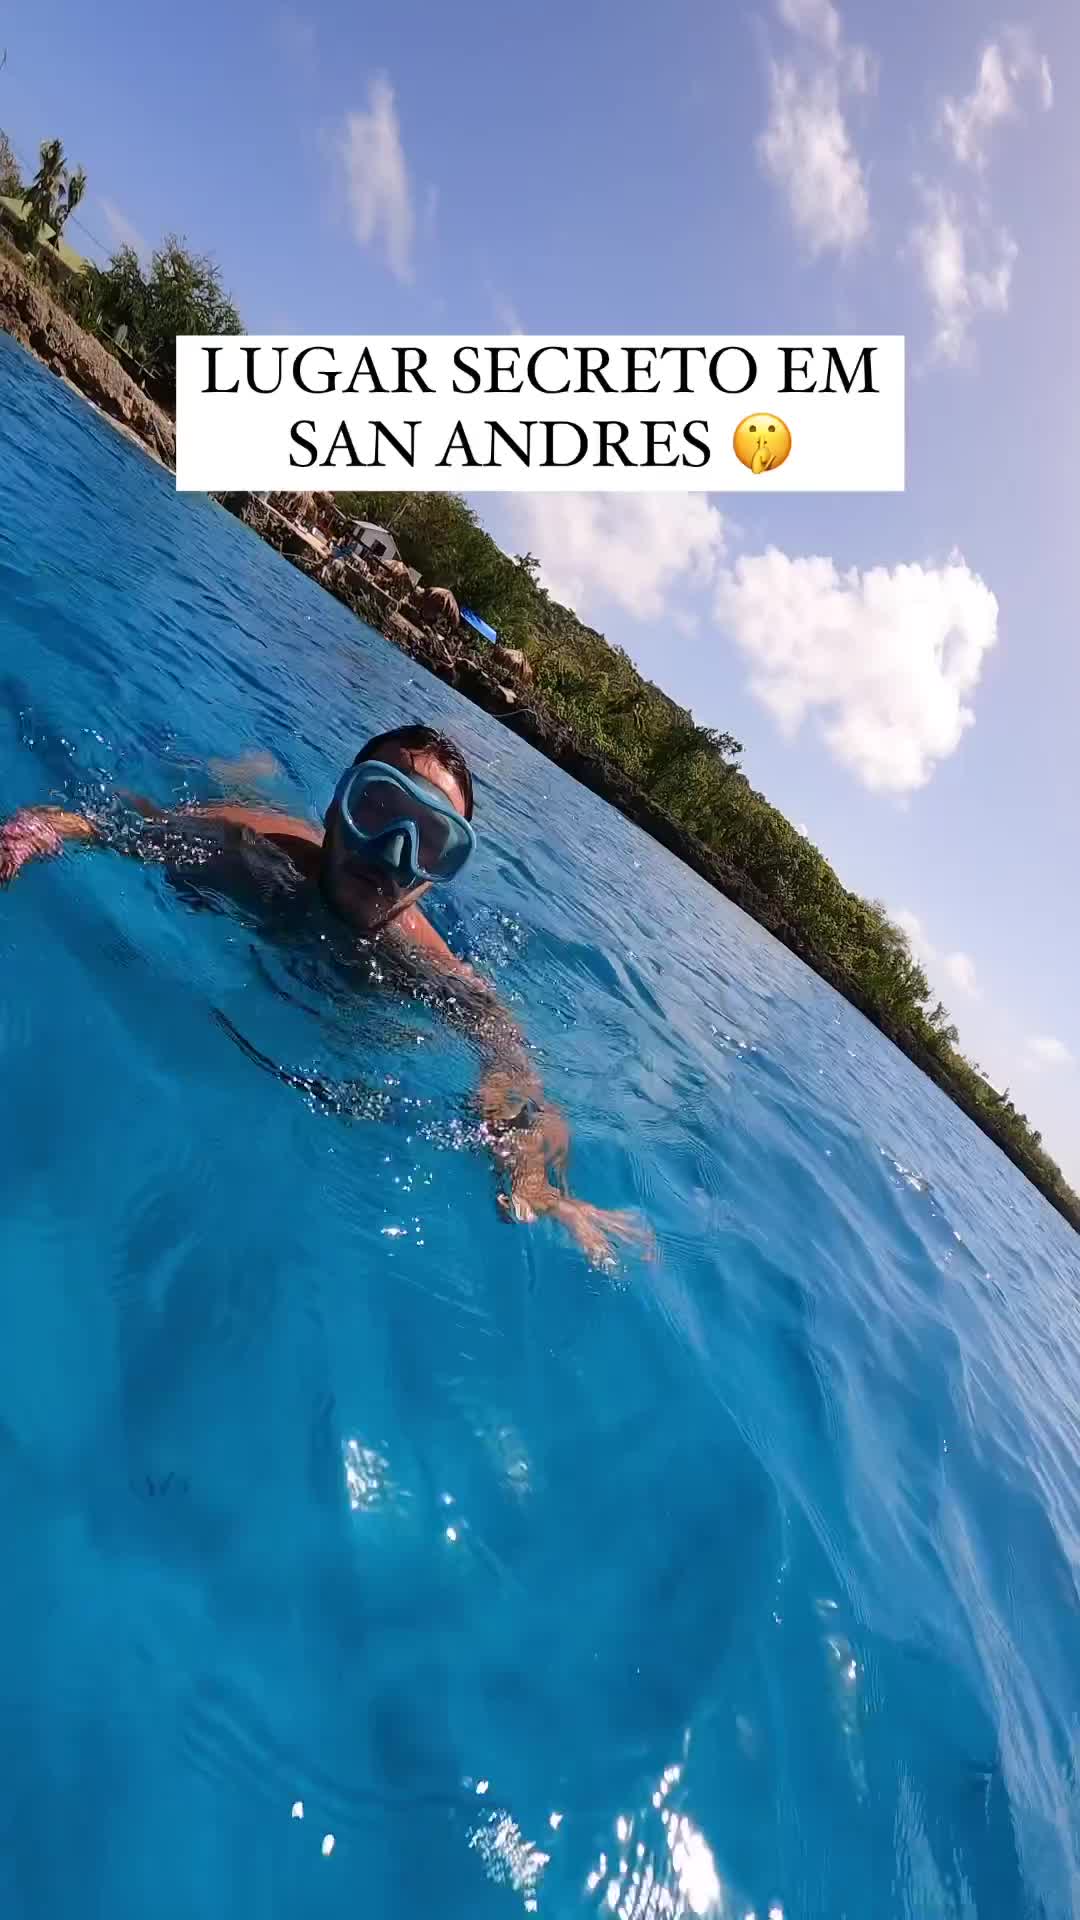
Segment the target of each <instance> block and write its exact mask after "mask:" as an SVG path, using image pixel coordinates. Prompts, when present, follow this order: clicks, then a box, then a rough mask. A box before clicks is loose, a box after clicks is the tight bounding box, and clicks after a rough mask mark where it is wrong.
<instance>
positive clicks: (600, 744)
mask: <svg viewBox="0 0 1080 1920" xmlns="http://www.w3.org/2000/svg"><path fill="white" fill-rule="evenodd" d="M0 328H2V329H3V330H5V331H6V332H8V333H11V334H13V335H14V337H15V338H16V339H17V340H19V341H20V342H21V343H22V344H23V345H24V346H26V347H28V348H29V349H30V351H31V352H33V353H35V354H36V355H37V357H38V358H39V359H40V360H42V361H43V362H44V364H45V365H46V366H48V367H50V368H51V369H52V370H53V371H54V372H55V373H57V374H59V375H60V376H61V377H62V378H64V379H65V380H67V381H68V382H69V384H71V385H72V386H74V387H75V388H76V389H77V390H78V391H79V392H80V393H81V394H83V395H84V396H85V397H86V398H87V399H89V400H90V401H92V402H93V403H94V405H96V406H97V407H98V408H99V410H100V411H102V412H103V413H104V414H105V415H106V416H107V417H108V418H109V419H111V420H112V421H113V422H114V423H115V424H117V425H119V426H120V427H121V428H122V429H124V430H125V431H126V432H127V433H128V434H129V436H131V437H133V438H135V439H137V440H138V441H139V442H140V444H142V445H143V446H144V447H145V448H146V449H147V451H149V452H150V453H151V454H153V456H154V457H155V458H156V459H158V460H160V461H162V462H163V463H164V464H165V465H167V466H171V465H172V464H173V461H174V458H175V444H176V442H175V428H174V424H173V421H172V420H171V418H170V416H169V413H168V411H167V410H166V409H165V408H163V407H161V406H159V405H158V404H156V402H155V401H154V400H152V399H150V398H149V397H148V395H147V394H146V393H145V392H144V391H142V389H141V388H140V387H139V385H137V384H136V382H135V381H134V380H133V379H132V378H130V377H129V375H128V374H127V373H126V372H125V370H124V368H123V367H122V366H121V364H120V362H119V360H118V359H117V358H116V356H115V355H114V354H113V353H111V352H110V351H109V350H108V348H107V346H106V345H105V344H104V343H103V342H102V341H101V340H100V339H97V338H95V337H94V336H93V335H92V334H90V333H88V332H87V331H85V330H84V329H83V328H82V327H81V326H80V325H79V324H78V323H77V322H76V320H75V319H74V317H73V315H72V314H71V313H69V312H66V311H65V310H64V309H63V308H62V307H61V306H60V305H59V304H58V302H57V300H56V299H55V298H54V297H53V295H52V294H51V292H50V291H49V290H47V288H46V287H45V286H43V285H41V284H39V283H37V282H36V281H35V279H34V278H33V277H32V276H28V274H27V272H26V270H25V267H24V265H23V263H21V262H20V261H19V259H18V257H17V255H15V254H13V253H12V252H10V251H9V250H7V249H4V248H2V247H0ZM281 504H284V505H285V506H286V508H289V507H291V508H292V511H291V512H290V511H286V512H284V513H282V512H281V511H275V510H274V505H273V503H268V502H266V501H263V500H260V499H258V498H257V497H254V496H251V495H239V496H229V497H228V498H223V500H222V505H225V506H227V507H228V508H229V509H230V510H231V511H232V512H234V513H235V514H237V515H238V516H239V517H240V518H241V519H243V520H245V521H246V522H247V523H248V524H249V525H251V526H252V528H253V530H254V531H255V532H256V533H257V534H258V535H259V536H260V537H261V538H263V539H265V540H267V541H269V542H270V544H271V545H273V546H275V547H276V548H277V549H278V550H279V551H280V552H282V553H283V554H284V555H285V556H286V557H287V558H288V559H290V560H291V561H292V562H293V563H294V564H296V565H298V566H300V567H301V568H303V570H304V571H305V572H307V573H308V574H309V575H311V576H312V577H313V578H315V579H316V580H317V581H318V582H319V584H321V585H322V586H323V587H324V588H325V589H326V590H327V591H329V592H331V593H334V594H335V596H336V597H337V598H338V599H340V600H341V601H343V602H344V604H346V605H347V606H349V607H350V608H351V609H352V611H353V612H355V613H356V614H357V616H358V617H359V618H361V619H363V620H364V621H366V622H367V623H368V624H370V625H373V626H375V627H376V628H377V629H378V630H379V631H381V632H382V633H384V634H385V635H386V637H387V638H388V639H389V640H391V641H392V642H393V643H394V644H395V645H397V646H398V647H400V648H401V649H402V651H403V652H405V653H406V654H408V655H409V656H410V657H411V658H412V659H414V660H416V661H418V662H419V663H420V664H422V665H423V666H425V667H427V668H428V669H429V670H430V671H431V672H432V673H434V674H436V675H437V676H438V677H439V678H440V679H442V680H444V681H446V682H447V683H448V684H449V685H451V686H454V687H456V688H457V689H458V690H459V692H461V693H463V694H464V695H465V696H466V697H467V698H469V699H471V700H473V701H474V702H475V703H476V704H477V705H479V706H481V707H483V708H484V709H485V711H487V712H488V713H491V714H493V715H494V716H495V717H496V718H497V719H499V720H500V721H501V722H502V723H503V725H504V726H507V727H509V728H510V729H511V731H512V732H514V733H516V734H518V735H519V736H520V738H522V739H524V740H527V741H529V742H530V744H531V745H532V746H534V747H536V748H537V749H538V750H539V751H540V752H541V753H544V754H546V755H547V757H548V758H549V759H551V760H553V761H555V762H556V763H557V764H558V765H559V766H561V767H563V768H564V769H565V770H566V772H568V773H569V774H571V775H572V776H573V777H574V778H575V779H577V780H579V781H581V783H582V785H584V786H586V787H588V788H590V790H591V791H592V792H593V793H596V794H598V795H599V796H600V797H601V798H602V799H604V800H606V801H608V803H609V804H610V805H612V806H614V807H617V808H618V810H619V811H620V812H621V813H623V814H625V815H626V816H627V818H628V819H630V820H633V821H634V822H635V823H636V824H637V825H638V826H639V827H641V828H643V830H644V831H645V832H646V833H648V834H650V835H651V836H652V838H653V839H655V840H657V841H659V842H660V844H661V845H662V846H665V847H667V848H668V850H669V851H670V852H671V853H673V854H675V855H676V856H677V857H678V858H679V859H681V860H682V861H684V862H685V864H686V865H687V866H689V867H691V868H693V870H694V871H695V872H696V873H698V874H700V875H701V876H702V878H703V879H705V880H707V881H709V882H710V883H711V884H712V885H713V886H715V887H717V888H718V889H719V890H720V891H721V892H722V893H724V894H726V895H727V897H728V898H729V899H730V900H733V901H734V902H735V903H736V904H737V905H738V906H740V907H741V908H742V909H743V910H744V911H745V912H746V913H748V914H749V915H750V916H751V917H752V918H753V919H754V920H756V921H758V923H759V924H760V925H761V926H763V927H765V928H767V929H768V931H769V932H770V933H772V934H774V935H775V937H776V938H777V939H778V940H780V941H781V942H782V943H783V944H784V945H785V946H786V947H788V948H789V949H790V950H791V951H792V952H793V953H796V954H798V955H799V957H800V958H801V959H802V960H804V961H806V963H807V964H808V965H809V966H810V967H812V968H813V969H814V971H815V972H816V973H818V974H820V975H821V977H822V978H823V979H825V980H827V981H828V982H829V984H830V985H831V986H833V987H835V988H836V990H837V991H838V992H839V993H841V994H842V995H843V996H844V998H845V999H846V1000H848V1001H850V1003H851V1004H852V1005H853V1006H855V1007H857V1008H858V1009H859V1011H860V1012H862V1013H863V1014H865V1016H866V1017H867V1019H869V1020H870V1021H872V1022H873V1024H874V1025H875V1026H876V1027H878V1028H879V1030H880V1031H881V1032H882V1033H884V1034H885V1035H886V1036H887V1037H888V1038H889V1039H890V1040H891V1041H892V1042H893V1043H894V1045H896V1046H897V1047H898V1048H899V1049H900V1050H901V1052H903V1053H905V1054H906V1055H907V1056H908V1058H909V1059H910V1060H912V1061H913V1062H914V1063H915V1065H916V1066H918V1067H920V1068H921V1069H922V1071H923V1072H924V1073H926V1074H927V1075H928V1076H929V1078H930V1079H931V1080H933V1081H934V1082H935V1083H936V1084H937V1085H938V1086H939V1087H940V1088H941V1089H942V1090H943V1091H944V1092H945V1093H946V1094H948V1096H949V1097H950V1098H951V1099H952V1100H953V1101H955V1103H956V1104H957V1106H959V1107H960V1108H961V1109H962V1110H963V1111H964V1112H965V1113H966V1114H968V1116H969V1117H970V1118H971V1119H972V1120H974V1121H975V1123H976V1125H977V1126H979V1127H980V1128H981V1129H982V1131H983V1132H984V1133H985V1134H987V1135H988V1136H989V1138H990V1139H991V1140H993V1141H994V1142H995V1143H996V1144H997V1145H998V1147H1000V1149H1001V1150H1002V1152H1003V1153H1005V1154H1006V1155H1007V1157H1008V1158H1009V1159H1010V1160H1011V1161H1012V1162H1013V1164H1014V1165H1015V1166H1016V1167H1018V1168H1019V1169H1020V1171H1021V1172H1022V1173H1024V1174H1026V1175H1027V1177H1028V1179H1029V1180H1031V1181H1032V1183H1033V1184H1034V1185H1035V1186H1036V1187H1038V1188H1039V1190H1040V1192H1042V1193H1043V1194H1044V1195H1045V1197H1046V1198H1047V1199H1048V1200H1049V1201H1050V1202H1051V1204H1052V1205H1053V1206H1054V1207H1056V1208H1057V1210H1058V1212H1059V1213H1060V1214H1062V1215H1063V1217H1064V1218H1065V1219H1067V1220H1068V1221H1069V1222H1070V1224H1071V1225H1072V1226H1074V1227H1075V1228H1077V1230H1078V1231H1080V1197H1078V1196H1077V1195H1076V1194H1075V1193H1074V1192H1073V1191H1072V1189H1071V1188H1070V1187H1069V1186H1068V1184H1067V1183H1066V1181H1065V1178H1064V1176H1063V1174H1062V1173H1061V1171H1060V1169H1059V1168H1058V1167H1057V1166H1056V1165H1055V1163H1054V1161H1053V1160H1052V1159H1051V1158H1050V1156H1049V1155H1048V1154H1047V1153H1046V1152H1045V1150H1044V1149H1043V1146H1042V1143H1041V1138H1040V1135H1039V1134H1038V1133H1037V1132H1036V1131H1035V1130H1034V1129H1033V1128H1032V1126H1031V1125H1030V1123H1029V1122H1028V1120H1027V1118H1026V1116H1025V1115H1023V1114H1021V1113H1019V1112H1017V1110H1016V1108H1015V1107H1014V1106H1013V1104H1012V1101H1011V1100H1010V1099H1009V1097H1008V1095H1007V1093H1006V1094H1001V1093H999V1092H998V1091H997V1090H996V1089H995V1088H994V1087H992V1086H991V1084H990V1082H989V1081H988V1080H987V1079H986V1077H985V1076H984V1074H983V1073H982V1072H981V1070H980V1069H979V1068H978V1067H976V1066H975V1065H973V1064H972V1063H971V1062H970V1061H968V1060H967V1059H966V1058H965V1057H964V1055H963V1054H962V1053H961V1052H960V1050H959V1035H958V1033H957V1031H956V1028H955V1026H954V1025H953V1024H952V1022H951V1021H950V1018H949V1015H948V1014H947V1012H946V1010H945V1008H944V1007H943V1006H942V1005H941V1003H940V1001H937V1000H935V997H934V995H933V993H932V991H931V988H930V985H929V982H928V980H927V978H926V975H925V973H924V972H923V970H922V968H921V966H920V965H919V963H918V961H917V960H916V958H915V956H914V955H913V953H912V951H911V947H910V945H909V942H908V940H907V938H906V936H905V935H904V933H903V932H902V930H901V929H900V928H898V927H897V926H895V925H894V924H893V923H892V921H891V920H890V919H889V916H888V914H887V913H886V911H885V909H884V908H883V907H882V906H881V905H880V903H878V902H874V901H868V900H864V899H862V898H860V896H858V895H857V894H854V893H851V892H850V891H849V890H848V889H847V888H845V887H844V886H843V885H842V883H841V881H840V880H839V879H838V877H837V875H836V874H835V873H834V872H833V870H832V868H831V867H830V866H829V864H828V862H827V861H826V860H825V858H824V856H823V855H822V854H821V853H820V852H819V851H818V849H817V848H816V847H814V846H813V845H812V844H811V842H810V841H809V840H808V839H806V837H805V836H804V835H802V834H800V833H798V832H797V831H796V829H795V828H794V827H793V826H792V825H791V823H790V821H788V820H787V819H785V818H784V816H783V815H782V814H780V813H779V812H777V810H776V808H774V807H772V806H770V804H769V802H768V801H767V800H766V799H765V798H764V796H763V795H762V794H760V793H757V792H756V791H755V789H754V788H753V787H752V785H751V784H750V781H749V780H748V778H747V776H746V774H745V773H744V771H743V770H742V767H741V765H740V760H741V754H742V748H741V746H740V744H739V742H738V741H737V740H734V739H733V738H732V737H731V736H730V735H729V734H726V733H722V732H718V731H717V730H716V729H713V728H709V727H704V726H701V725H700V724H698V723H697V722H696V721H695V720H694V718H693V716H692V715H691V714H689V713H687V712H686V711H685V710H684V709H682V708H680V707H678V706H676V705H675V703H674V702H673V701H671V700H670V699H669V698H668V697H667V695H666V694H664V692H663V691H662V689H660V688H659V687H656V686H654V685H652V684H651V683H650V682H649V681H646V680H645V679H644V678H643V677H642V676H641V674H640V673H638V671H637V669H636V668H635V667H634V665H633V662H632V661H631V660H630V658H629V656H628V655H627V654H626V653H624V652H623V651H622V650H621V649H620V648H618V647H613V646H611V645H609V643H608V642H607V641H606V640H605V639H604V637H603V635H602V634H600V633H597V632H596V631H595V630H594V629H592V628H590V627H587V626H585V625H584V624H583V623H582V622H581V621H579V620H578V618H577V616H576V615H575V614H574V613H573V612H572V611H571V610H570V609H568V608H566V607H562V606H559V605H558V604H557V602H555V601H554V600H552V599H551V598H550V596H549V595H548V594H547V593H546V592H545V590H544V588H543V587H542V586H541V585H540V582H539V578H538V574H539V562H538V561H537V559H536V558H535V556H533V555H531V554H525V555H519V556H517V557H516V558H511V557H510V556H509V555H507V554H505V553H503V552H502V550H501V549H500V548H499V547H498V546H497V545H496V544H495V542H494V541H493V540H492V539H491V538H490V536H489V535H488V534H486V533H485V532H484V530H483V528H482V527H481V526H480V525H479V523H478V521H477V519H476V516H475V514H474V513H473V512H472V511H471V509H470V508H469V507H468V506H467V504H466V503H465V502H464V501H463V500H461V499H458V498H456V497H455V496H453V495H446V494H409V495H400V494H391V495H379V494H367V495H353V496H349V495H343V494H339V495H337V496H335V499H334V501H333V503H328V502H326V500H325V499H323V500H322V503H321V505H320V506H319V507H317V508H315V507H313V506H312V502H311V498H310V496H309V497H308V503H307V505H308V510H307V511H304V510H303V508H302V506H301V503H300V502H299V501H293V502H285V503H280V502H279V503H278V505H279V506H280V505H281ZM342 512H343V513H344V514H345V515H346V516H349V517H355V518H360V519H365V520H371V521H375V522H376V523H378V524H379V525H381V526H384V527H385V526H389V527H390V529H391V531H392V533H393V536H394V539H395V541H396V543H397V546H398V548H399V549H400V552H401V554H402V556H403V557H404V560H405V562H406V563H407V564H408V565H409V566H411V567H413V568H414V569H415V570H417V571H418V572H419V573H420V574H421V575H422V577H423V581H424V584H425V586H426V587H430V586H440V587H447V588H449V589H450V591H451V593H452V594H453V595H454V596H456V598H457V600H458V601H459V602H461V603H462V604H468V605H470V606H473V607H475V608H477V610H478V611H479V612H480V613H481V614H482V615H483V617H484V618H485V620H486V621H488V622H489V623H490V624H491V625H492V626H493V627H495V628H496V629H497V630H498V633H499V636H500V640H501V641H502V642H503V643H504V644H503V646H502V647H501V648H500V649H499V650H493V649H492V648H491V646H490V645H489V644H488V643H487V642H485V641H482V640H480V639H479V637H478V636H477V635H476V634H474V633H473V632H472V630H471V629H470V628H468V627H465V626H462V625H460V624H458V622H457V621H456V620H455V619H454V618H453V615H452V613H451V612H446V613H443V614H440V616H439V617H438V618H434V619H433V618H431V617H430V602H425V601H424V600H423V599H422V598H421V597H420V596H418V595H416V594H414V593H412V592H411V591H410V590H409V589H410V588H411V582H409V581H408V580H407V579H406V577H405V576H404V573H403V572H402V573H400V574H396V575H395V574H394V573H393V571H392V570H391V571H389V572H388V571H387V570H385V569H382V568H379V567H378V566H377V565H376V566H364V565H363V564H360V565H352V566H341V565H339V564H338V563H337V562H335V561H333V560H331V559H329V558H328V556H327V547H326V542H325V540H324V539H320V537H319V530H318V525H317V524H316V526H315V527H314V528H312V522H313V521H315V522H316V523H317V522H318V521H319V520H320V519H321V520H322V524H323V531H324V533H325V532H331V531H332V527H333V524H334V523H335V522H336V524H338V525H340V520H339V519H338V518H337V516H338V515H340V514H341V513H342ZM305 521H306V522H307V523H308V528H307V530H305V527H304V522H305ZM425 608H426V609H427V613H425Z"/></svg>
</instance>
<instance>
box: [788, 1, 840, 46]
mask: <svg viewBox="0 0 1080 1920" xmlns="http://www.w3.org/2000/svg"><path fill="white" fill-rule="evenodd" d="M780 18H781V20H782V21H783V22H784V25H785V26H786V27H790V28H791V30H792V32H793V33H803V34H805V35H806V37H807V39H810V40H816V41H817V42H818V44H819V45H820V46H822V47H825V48H826V49H827V51H828V52H829V53H836V52H838V51H839V47H840V39H841V31H840V15H839V14H838V12H837V10H836V8H835V7H834V6H833V4H832V0H780Z"/></svg>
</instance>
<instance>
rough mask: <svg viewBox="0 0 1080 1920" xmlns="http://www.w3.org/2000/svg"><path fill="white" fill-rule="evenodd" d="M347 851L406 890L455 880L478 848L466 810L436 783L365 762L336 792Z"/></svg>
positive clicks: (344, 778) (346, 776)
mask: <svg viewBox="0 0 1080 1920" xmlns="http://www.w3.org/2000/svg"><path fill="white" fill-rule="evenodd" d="M334 800H335V802H336V804H337V808H338V813H339V816H340V820H341V835H342V840H343V842H344V846H345V850H346V854H349V853H351V854H354V855H356V856H357V857H358V858H359V859H360V860H361V861H362V863H363V864H364V865H365V866H367V867H370V866H378V867H381V868H382V869H383V870H384V871H385V872H386V873H387V874H388V875H389V877H390V878H391V879H392V880H393V882H394V884H395V885H396V886H397V887H399V888H400V889H401V890H402V891H403V892H407V891H409V889H410V888H412V887H418V886H420V885H422V884H428V883H431V884H438V883H439V882H440V881H445V880H453V879H454V878H455V877H456V875H457V874H459V873H460V872H461V869H462V867H463V866H464V865H465V862H466V861H467V860H468V858H469V856H470V854H471V853H472V852H473V849H474V848H475V846H476V835H475V833H474V832H473V829H472V827H471V826H470V825H469V822H468V821H467V820H466V818H465V816H464V814H461V813H459V812H458V810H457V808H456V807H455V806H452V805H451V803H450V801H449V800H448V799H447V797H446V795H445V793H443V791H442V789H441V787H437V786H436V785H435V784H434V782H433V781H431V780H425V779H424V778H423V777H422V776H421V775H420V774H413V773H402V771H401V769H400V767H390V766H385V765H384V764H383V762H382V761H381V760H361V761H360V762H359V763H358V764H357V765H355V766H352V767H349V768H348V769H347V771H346V772H345V773H343V774H342V776H341V779H340V780H339V781H338V784H337V791H336V793H335V794H334Z"/></svg>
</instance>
